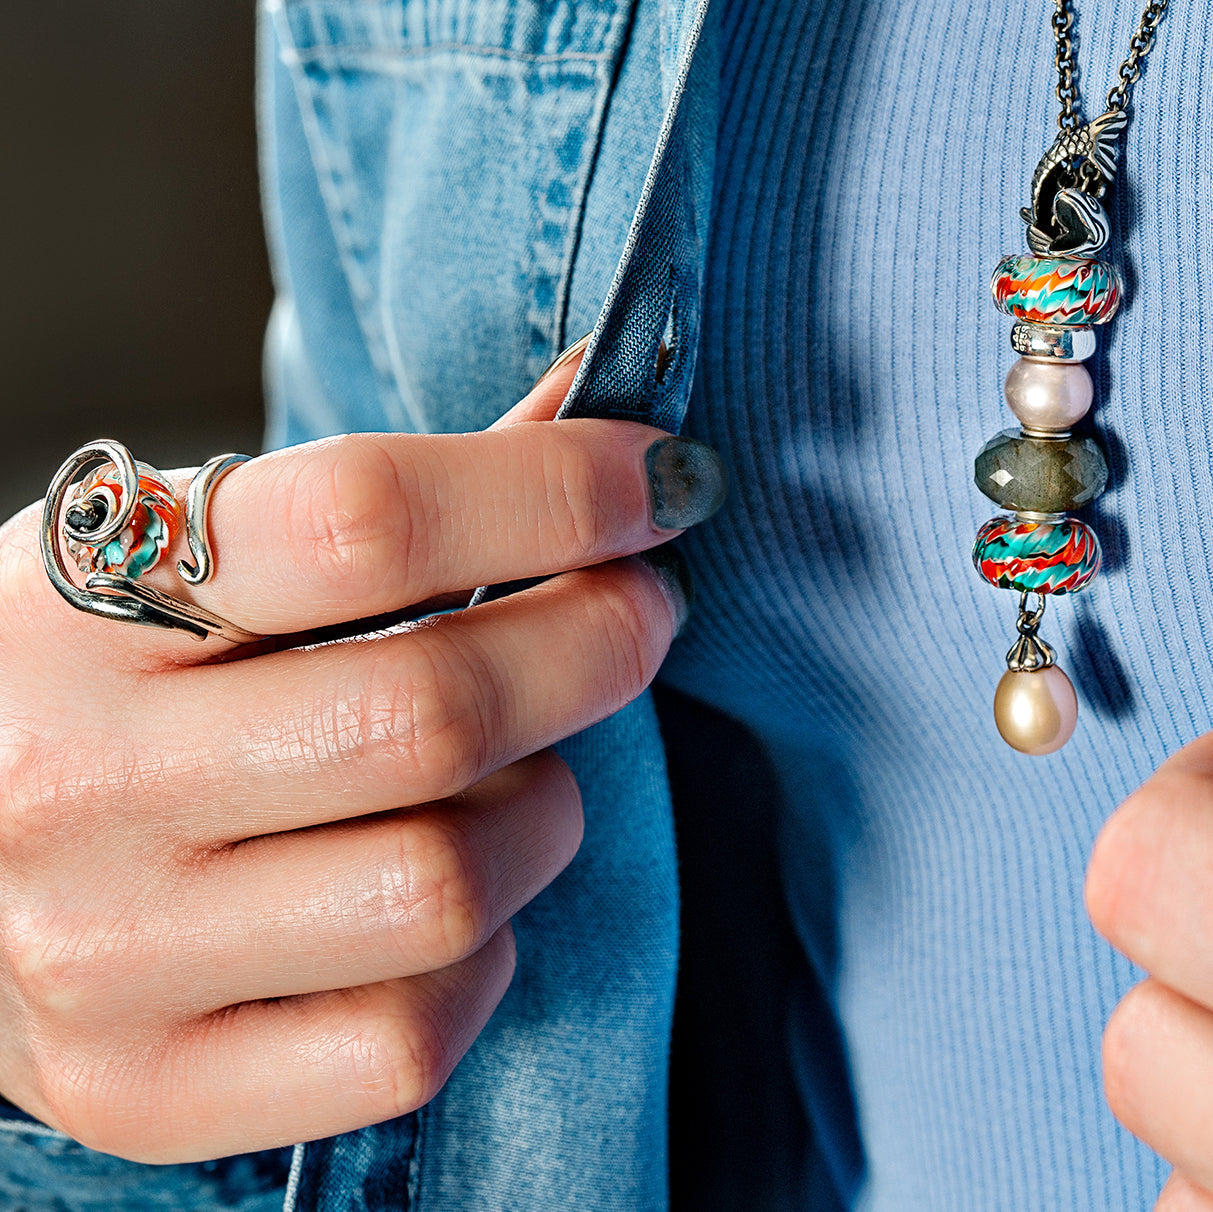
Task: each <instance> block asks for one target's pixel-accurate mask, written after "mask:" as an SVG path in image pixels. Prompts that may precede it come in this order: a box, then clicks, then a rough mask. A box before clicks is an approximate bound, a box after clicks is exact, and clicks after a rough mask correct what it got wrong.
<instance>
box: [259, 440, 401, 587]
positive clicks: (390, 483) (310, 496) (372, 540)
mask: <svg viewBox="0 0 1213 1212" xmlns="http://www.w3.org/2000/svg"><path fill="white" fill-rule="evenodd" d="M313 459H314V460H315V462H316V464H317V466H316V467H315V474H312V475H309V474H308V471H309V469H308V468H307V467H304V468H303V469H302V472H299V471H298V470H296V471H295V473H294V474H292V475H291V477H290V478H289V481H284V482H283V483H282V485H281V491H282V492H283V493H284V494H288V495H287V501H286V502H285V503H284V505H283V507H282V508H281V509H280V510H279V511H278V512H280V513H281V514H282V516H284V517H288V518H290V519H291V525H292V528H293V529H294V530H295V531H296V533H297V535H298V536H299V539H300V543H299V550H300V551H302V552H304V553H306V554H305V556H304V559H305V560H306V561H307V562H308V563H307V567H306V568H305V570H304V571H305V574H307V575H306V577H305V580H307V581H315V582H317V584H316V585H315V588H316V589H317V590H318V591H319V592H320V593H321V594H325V595H327V596H328V597H329V598H330V599H331V598H334V597H335V598H337V600H338V601H340V602H348V601H357V600H359V599H362V598H367V597H370V596H372V595H374V594H375V593H376V592H377V591H378V590H379V589H380V588H381V587H382V586H383V584H384V583H385V581H387V580H388V578H389V577H390V576H391V574H392V573H393V572H394V571H395V570H396V569H398V568H399V567H400V566H401V564H402V562H404V563H405V564H406V565H407V562H408V557H409V554H410V553H409V548H410V546H411V535H412V534H413V532H414V525H413V523H414V518H413V516H412V512H413V507H414V506H415V505H416V499H415V497H413V498H410V494H408V493H406V492H404V491H403V486H402V485H401V482H400V474H399V469H398V467H397V465H396V463H395V462H394V460H393V459H392V458H391V456H390V455H389V454H388V452H387V450H386V449H384V447H383V446H382V445H381V444H380V443H378V442H377V441H375V440H374V439H372V438H369V437H367V436H365V435H361V434H354V435H348V436H346V437H343V438H341V439H338V440H336V441H334V442H332V443H328V444H325V445H324V446H322V447H321V448H320V449H319V450H317V451H316V452H315V453H314V454H313ZM301 485H304V486H306V487H305V491H304V494H303V499H302V500H300V499H299V498H300V486H301Z"/></svg>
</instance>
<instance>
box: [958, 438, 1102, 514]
mask: <svg viewBox="0 0 1213 1212" xmlns="http://www.w3.org/2000/svg"><path fill="white" fill-rule="evenodd" d="M973 479H974V481H975V482H976V484H977V487H978V488H980V489H981V491H982V492H984V493H985V494H986V496H987V497H989V498H990V500H991V501H995V502H997V503H998V504H999V505H1001V506H1002V508H1003V509H1011V510H1014V511H1016V512H1021V511H1022V512H1026V513H1065V512H1066V511H1067V510H1069V509H1077V508H1078V507H1079V506H1080V505H1086V504H1087V503H1088V502H1089V501H1093V500H1094V499H1095V498H1096V497H1097V496H1099V494H1100V493H1101V492H1103V490H1104V487H1105V486H1106V485H1107V482H1108V464H1107V461H1106V460H1105V459H1104V456H1103V451H1102V450H1100V449H1099V446H1098V445H1097V444H1096V442H1095V440H1094V439H1093V438H1076V437H1068V438H1038V437H1031V436H1029V435H1028V434H1024V433H1021V432H1020V431H1019V430H1017V429H1004V430H1003V431H1002V433H1000V434H996V435H995V436H994V437H992V438H991V439H990V440H989V441H988V442H987V443H986V444H985V445H984V446H983V447H982V448H981V452H980V453H979V454H978V456H977V461H976V463H975V464H974V467H973Z"/></svg>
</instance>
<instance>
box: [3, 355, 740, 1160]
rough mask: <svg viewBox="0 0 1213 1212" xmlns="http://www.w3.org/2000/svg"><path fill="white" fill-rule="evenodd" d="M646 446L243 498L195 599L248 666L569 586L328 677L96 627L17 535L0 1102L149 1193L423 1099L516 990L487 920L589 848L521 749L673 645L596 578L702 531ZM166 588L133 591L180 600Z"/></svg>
mask: <svg viewBox="0 0 1213 1212" xmlns="http://www.w3.org/2000/svg"><path fill="white" fill-rule="evenodd" d="M572 369H574V368H572V367H570V368H568V369H567V372H562V373H561V374H559V375H556V376H553V378H552V379H550V380H548V381H546V382H545V383H544V384H543V385H542V386H541V387H540V388H537V389H536V392H535V393H533V394H532V396H531V397H529V398H528V400H527V401H524V402H523V404H522V405H521V406H520V407H519V410H517V416H518V417H523V418H531V417H534V416H535V415H537V413H539V412H542V413H546V415H551V414H552V412H554V410H555V408H556V406H557V404H558V403H559V399H560V397H561V395H562V394H563V388H564V387H566V386H567V383H568V379H569V378H570V377H571V373H572ZM513 419H515V420H516V419H517V417H515V418H513ZM665 437H666V435H663V434H661V433H659V432H658V431H655V430H651V429H648V428H646V427H644V426H641V425H634V424H624V423H610V422H601V421H561V422H558V423H545V422H538V423H531V422H530V421H529V420H528V421H524V423H520V424H506V425H501V426H498V427H496V428H495V429H494V430H493V431H490V432H487V433H483V434H473V435H461V436H437V437H424V436H422V437H415V436H355V437H346V438H340V439H334V440H331V441H325V442H320V443H316V444H313V445H310V446H307V447H302V448H299V449H295V450H291V451H285V452H281V453H278V454H274V455H270V456H266V457H264V458H261V459H258V460H255V461H254V462H251V463H249V464H246V465H244V466H243V467H240V468H238V469H237V470H236V471H234V472H233V473H232V474H231V475H230V476H229V477H228V478H227V479H226V480H225V481H224V482H223V483H222V484H221V485H220V486H219V488H218V489H217V491H216V493H215V498H214V503H213V508H212V514H211V518H212V521H211V532H212V534H213V536H214V541H215V549H216V558H217V571H216V574H215V577H214V579H213V581H211V582H209V583H208V584H206V585H205V586H203V587H201V588H199V589H197V590H195V591H194V592H193V595H192V596H193V597H194V599H195V600H197V601H198V602H199V603H200V604H201V605H204V606H206V607H207V608H208V609H210V610H212V611H214V612H216V613H217V614H219V615H221V616H222V617H225V618H228V619H230V620H232V621H233V622H235V623H237V624H239V625H241V626H243V627H245V628H248V629H249V630H252V631H255V632H257V633H262V634H266V635H270V636H283V635H298V634H299V633H304V634H306V633H309V632H313V631H314V629H316V628H320V627H326V626H331V625H338V624H343V623H348V622H349V621H350V620H356V619H360V618H364V617H368V616H373V615H379V614H381V613H385V612H392V611H399V610H401V609H403V608H406V607H408V606H409V605H410V604H414V603H420V602H425V601H431V602H432V601H447V600H451V595H462V597H463V600H466V595H467V594H468V592H469V591H470V590H471V589H472V588H474V587H475V586H476V585H479V584H485V583H496V582H500V581H506V580H514V579H519V578H525V577H532V576H539V575H544V574H554V573H564V575H560V576H556V577H554V579H551V580H548V581H546V582H544V583H542V584H540V585H539V586H537V587H536V588H532V589H530V590H528V591H526V592H524V593H520V594H517V595H515V596H514V597H511V598H507V599H504V600H501V601H497V602H492V603H489V604H486V605H482V606H477V607H475V608H473V609H471V610H468V611H464V612H461V613H456V614H447V615H442V616H439V617H435V618H430V619H428V620H426V621H424V622H421V623H417V624H414V625H412V626H405V627H397V628H395V629H392V630H388V631H383V632H380V633H378V634H375V635H370V636H364V637H360V638H357V639H353V640H345V641H341V642H331V643H326V644H320V645H316V644H312V645H310V646H307V645H304V646H301V645H299V644H298V642H296V643H295V645H294V646H292V647H284V646H283V644H282V643H281V642H278V643H274V642H267V643H265V644H260V645H254V646H250V647H248V648H246V649H232V648H230V647H226V646H225V645H224V644H223V643H222V642H221V641H218V640H215V639H212V640H209V641H207V642H206V643H204V644H203V643H198V642H196V641H194V640H193V639H191V638H189V637H187V636H185V637H183V636H179V635H177V634H174V633H168V632H158V631H153V630H148V629H144V628H138V627H131V626H125V625H123V624H120V623H114V622H108V621H104V620H100V619H96V618H93V617H91V616H87V615H84V614H81V613H78V612H76V611H74V610H72V609H71V608H70V607H69V606H68V605H67V604H66V603H65V602H63V601H62V600H61V599H60V598H59V597H58V596H57V595H56V594H55V593H54V591H53V590H52V588H51V586H50V584H49V583H48V581H47V578H46V576H45V574H44V572H43V570H42V567H41V562H40V559H39V554H38V538H37V531H38V517H37V514H36V512H35V511H32V510H31V511H26V512H25V513H23V514H22V515H20V516H18V517H17V518H16V519H14V520H13V521H12V522H11V523H10V524H9V525H8V526H7V527H6V528H5V529H4V530H3V532H0V1023H2V1024H3V1030H2V1031H0V1091H3V1093H4V1094H5V1095H6V1096H7V1097H8V1098H10V1099H11V1100H12V1101H14V1102H16V1103H17V1104H19V1105H20V1106H22V1107H24V1108H26V1109H27V1110H28V1111H30V1112H31V1113H33V1114H34V1115H36V1116H38V1117H39V1118H40V1119H42V1120H44V1121H45V1122H46V1123H48V1124H51V1125H53V1126H55V1127H58V1128H61V1129H62V1130H64V1131H65V1132H67V1133H69V1134H70V1135H72V1136H74V1137H76V1138H77V1139H79V1140H81V1141H83V1142H84V1143H85V1144H87V1145H90V1146H92V1147H94V1148H98V1149H102V1150H104V1151H107V1152H112V1153H116V1154H119V1155H121V1156H125V1157H129V1158H133V1159H136V1160H141V1161H154V1162H166V1161H185V1160H196V1159H201V1158H207V1157H214V1156H219V1155H223V1154H229V1153H234V1152H241V1151H245V1150H250V1149H256V1148H262V1147H267V1146H272V1145H280V1144H284V1143H290V1142H293V1141H297V1140H305V1139H313V1138H317V1137H322V1136H327V1135H330V1134H333V1133H337V1132H341V1131H345V1130H348V1129H352V1128H356V1127H360V1126H363V1125H365V1124H369V1123H373V1122H376V1121H379V1120H382V1119H386V1118H389V1117H391V1116H395V1115H399V1114H402V1113H404V1112H407V1111H409V1110H412V1109H414V1108H416V1107H418V1106H420V1105H421V1104H423V1103H425V1102H426V1101H427V1100H428V1099H429V1098H431V1097H432V1096H433V1094H434V1093H435V1092H436V1091H437V1090H438V1088H439V1087H440V1086H441V1084H442V1083H443V1081H444V1080H445V1078H446V1076H447V1074H448V1073H449V1072H450V1070H451V1068H452V1067H453V1066H454V1064H455V1062H456V1061H457V1060H458V1059H459V1057H460V1056H461V1055H462V1054H463V1052H464V1051H465V1050H466V1049H467V1048H468V1046H469V1045H470V1044H471V1042H472V1040H473V1039H474V1038H475V1036H476V1034H477V1033H478V1032H479V1031H480V1029H481V1028H482V1027H483V1025H484V1023H485V1021H486V1020H487V1019H488V1017H489V1015H490V1014H491V1013H492V1011H493V1008H494V1007H495V1006H496V1004H497V1002H498V1000H499V999H500V998H501V996H502V994H503V993H504V991H505V989H506V987H507V986H508V984H509V982H510V978H511V974H512V971H513V963H514V954H513V943H512V937H511V933H510V927H509V924H508V923H509V919H510V916H511V915H512V914H513V913H515V912H516V911H517V910H518V909H519V908H520V907H521V906H523V905H525V904H526V903H527V902H528V901H529V900H530V899H531V898H532V897H533V896H535V894H536V893H537V892H539V891H540V890H541V889H542V888H543V887H544V886H545V885H547V884H548V883H549V882H550V881H551V880H552V879H553V878H554V877H555V875H556V874H557V873H558V872H559V871H560V870H561V869H562V868H563V867H564V866H565V865H566V864H567V863H568V862H569V860H570V859H571V858H572V857H573V854H574V852H575V851H576V849H577V846H578V843H579V840H580V836H581V828H582V822H581V812H580V801H579V796H578V792H577V788H576V785H575V783H574V781H573V778H572V776H571V774H570V772H569V770H568V768H567V767H566V766H565V765H564V763H563V762H561V761H560V760H559V758H557V757H556V756H555V755H554V754H552V753H551V752H550V751H548V749H547V747H548V746H550V745H551V744H552V743H553V742H554V741H556V740H558V739H560V738H562V737H565V736H568V735H569V734H570V733H573V732H575V731H577V730H579V729H581V728H584V727H586V726H587V725H589V724H591V723H593V722H595V721H597V720H599V719H601V718H602V717H604V716H606V715H608V714H609V713H611V712H613V711H615V710H616V709H618V708H619V707H621V706H622V705H623V704H625V703H627V702H628V701H629V700H630V699H632V698H634V697H635V696H636V695H637V694H639V693H640V691H641V690H642V689H643V688H644V687H645V685H647V683H648V682H649V680H650V679H651V678H652V676H653V674H654V673H655V671H656V669H657V667H658V665H659V664H660V662H661V660H662V658H663V657H664V655H665V652H666V649H667V647H668V645H669V643H670V640H671V637H672V636H673V635H674V633H675V629H676V628H677V626H678V624H679V621H680V618H681V616H682V614H683V613H684V611H685V600H684V599H683V598H682V597H681V596H680V593H679V591H678V588H677V585H676V584H675V579H674V578H672V577H671V576H669V575H666V576H661V575H657V574H655V573H654V571H653V568H652V567H651V566H648V565H646V564H645V563H642V562H641V561H638V560H633V559H625V558H620V557H625V556H627V555H629V554H630V553H634V552H639V551H642V550H644V549H647V548H650V547H653V546H655V545H657V544H660V543H662V542H664V541H665V540H666V539H668V538H669V537H670V536H671V535H672V534H674V533H677V531H676V530H675V529H672V527H677V526H680V525H682V526H685V525H687V524H689V523H690V522H692V521H696V520H699V519H700V518H702V517H704V516H706V515H707V513H709V512H710V511H711V509H712V508H714V505H715V504H717V503H718V502H719V497H720V493H721V488H722V482H721V478H720V472H719V465H718V463H717V462H716V461H715V458H714V456H711V455H710V454H708V453H705V452H706V448H704V447H702V446H698V444H687V445H686V446H685V447H684V446H682V445H681V444H679V443H677V442H676V443H674V444H673V445H666V446H661V447H658V448H657V450H658V451H659V452H660V454H661V456H662V457H660V458H655V457H654V456H653V455H652V454H649V453H647V452H650V451H651V449H652V447H653V443H654V442H657V441H659V440H661V439H663V438H665ZM680 452H681V453H687V454H688V455H689V456H690V459H691V464H693V466H688V465H687V464H686V463H685V461H684V460H682V459H681V458H680ZM654 477H655V479H656V482H655V484H653V483H651V481H652V480H653V479H654ZM180 484H182V485H183V484H184V479H183V480H182V481H181V482H180ZM654 501H656V502H657V503H658V506H659V508H658V509H657V510H656V515H657V521H655V520H654V507H653V503H654ZM679 510H681V512H679ZM657 522H661V523H663V524H662V525H658V524H657ZM179 554H181V553H178V552H175V551H174V552H170V553H169V556H168V558H166V559H165V561H164V562H163V563H162V564H161V566H160V568H158V569H157V570H156V571H155V572H154V573H152V574H150V577H149V579H151V580H152V581H153V583H157V584H159V586H160V587H161V588H164V589H166V590H167V591H169V592H172V593H174V594H176V595H178V596H184V595H183V594H182V590H184V589H185V586H184V585H183V584H182V583H181V582H180V581H178V580H177V579H176V578H175V577H174V576H172V575H171V573H167V572H162V571H161V570H162V569H171V568H172V567H173V566H174V564H175V561H176V558H177V556H178V555H179Z"/></svg>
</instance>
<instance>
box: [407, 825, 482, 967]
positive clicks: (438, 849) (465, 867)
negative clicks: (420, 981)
mask: <svg viewBox="0 0 1213 1212" xmlns="http://www.w3.org/2000/svg"><path fill="white" fill-rule="evenodd" d="M398 869H399V871H400V872H402V873H403V878H401V879H400V880H399V881H398V884H397V887H398V890H399V891H398V899H397V903H396V905H395V907H394V908H395V912H394V914H393V919H394V922H395V923H396V924H397V931H398V933H399V936H400V937H401V939H402V943H403V941H404V940H405V939H407V940H408V948H409V950H410V952H412V953H414V954H416V953H417V952H418V951H420V953H421V954H422V955H423V956H424V957H425V959H426V960H427V961H428V963H429V964H430V965H432V967H434V968H441V967H446V966H447V965H449V964H453V963H455V962H457V961H458V960H461V959H463V958H465V957H466V956H468V955H471V954H472V953H473V952H475V951H477V950H479V948H480V947H481V946H482V945H483V944H484V942H485V940H486V939H487V938H488V936H489V934H490V933H491V930H492V921H491V880H490V878H489V873H488V870H487V866H486V864H485V863H484V861H483V859H482V857H481V856H480V854H479V853H478V852H477V850H476V848H475V847H474V846H473V845H472V843H471V841H470V840H469V839H468V837H467V836H466V834H465V833H464V832H463V831H462V830H461V829H460V828H459V827H458V825H457V824H455V823H454V822H448V821H444V820H440V819H438V818H436V817H432V818H428V819H426V820H424V821H420V820H418V821H411V822H406V823H405V824H404V825H403V826H402V828H401V831H400V854H399V859H398Z"/></svg>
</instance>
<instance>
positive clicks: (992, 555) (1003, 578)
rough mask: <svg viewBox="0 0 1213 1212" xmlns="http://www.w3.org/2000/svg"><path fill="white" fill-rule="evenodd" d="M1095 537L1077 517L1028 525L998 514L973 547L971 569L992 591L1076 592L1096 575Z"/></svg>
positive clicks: (986, 525) (1027, 522) (1021, 520)
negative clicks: (992, 587) (975, 570)
mask: <svg viewBox="0 0 1213 1212" xmlns="http://www.w3.org/2000/svg"><path fill="white" fill-rule="evenodd" d="M1100 559H1101V553H1100V549H1099V539H1098V538H1096V536H1095V532H1094V531H1093V530H1092V529H1091V528H1090V527H1089V526H1088V525H1086V523H1085V522H1080V521H1079V520H1078V519H1077V518H1060V519H1058V520H1057V521H1049V522H1031V521H1027V520H1025V519H1023V518H1015V517H1007V516H1005V515H999V516H998V517H994V518H991V519H990V520H989V521H988V522H987V523H986V524H985V525H984V526H983V527H982V528H981V529H980V530H979V531H978V532H977V538H976V539H975V540H974V542H973V566H974V567H975V568H976V569H977V571H978V572H979V573H981V575H982V576H983V577H984V578H985V579H986V580H987V581H989V583H990V584H991V585H993V586H995V587H996V588H998V589H1016V590H1019V591H1020V592H1021V593H1056V594H1062V593H1077V592H1078V590H1080V589H1082V588H1083V587H1084V586H1085V585H1086V584H1088V582H1090V580H1091V578H1092V577H1093V576H1094V575H1095V574H1096V573H1097V572H1098V571H1099V562H1100Z"/></svg>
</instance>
